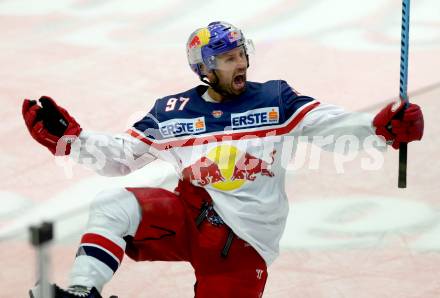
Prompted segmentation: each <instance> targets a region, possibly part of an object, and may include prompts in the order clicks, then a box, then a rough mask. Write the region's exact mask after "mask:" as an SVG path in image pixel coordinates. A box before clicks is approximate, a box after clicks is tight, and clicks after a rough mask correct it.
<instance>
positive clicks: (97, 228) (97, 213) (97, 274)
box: [70, 189, 141, 291]
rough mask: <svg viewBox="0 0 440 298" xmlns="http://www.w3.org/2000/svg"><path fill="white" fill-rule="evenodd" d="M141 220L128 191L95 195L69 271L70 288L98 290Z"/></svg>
mask: <svg viewBox="0 0 440 298" xmlns="http://www.w3.org/2000/svg"><path fill="white" fill-rule="evenodd" d="M140 220H141V211H140V207H139V204H138V202H137V200H136V198H135V197H134V195H133V194H132V193H131V192H129V191H127V190H126V189H115V190H108V191H105V192H102V193H100V194H98V196H97V197H96V198H95V200H94V201H93V203H92V205H91V208H90V214H89V220H88V223H87V228H86V232H85V233H84V235H83V237H82V239H81V244H80V247H79V249H78V252H77V255H76V258H75V262H74V265H73V268H72V270H71V272H70V285H71V287H75V286H77V285H80V286H82V287H90V288H92V287H96V288H97V289H98V290H99V291H101V290H102V287H103V286H104V284H105V283H107V282H108V281H109V280H110V279H111V278H112V276H113V274H114V273H115V272H116V270H117V269H118V267H119V265H120V264H121V262H122V259H123V256H124V250H125V247H126V243H125V240H124V239H123V238H124V237H126V236H128V235H134V234H135V232H136V230H137V227H138V225H139V222H140Z"/></svg>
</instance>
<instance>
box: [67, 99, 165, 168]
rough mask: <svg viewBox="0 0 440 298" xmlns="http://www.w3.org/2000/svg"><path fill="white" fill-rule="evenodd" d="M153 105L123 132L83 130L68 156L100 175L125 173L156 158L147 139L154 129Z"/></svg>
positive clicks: (155, 153)
mask: <svg viewBox="0 0 440 298" xmlns="http://www.w3.org/2000/svg"><path fill="white" fill-rule="evenodd" d="M154 114H155V107H153V109H152V110H151V111H150V112H149V113H148V114H147V115H146V116H145V117H144V118H142V119H141V120H139V121H137V122H136V123H134V124H133V126H132V128H131V129H129V130H128V131H127V132H125V133H122V134H108V133H101V132H91V131H83V132H81V134H80V135H79V138H78V140H77V141H76V142H75V143H74V144H73V146H72V153H71V157H72V158H73V159H74V160H76V161H77V162H78V163H80V164H83V165H85V166H86V167H88V168H90V169H92V170H94V171H95V172H97V173H98V174H100V175H103V176H122V175H127V174H129V173H131V172H133V171H135V170H137V169H139V168H141V167H143V166H145V165H146V164H148V163H150V162H152V161H153V160H155V159H157V157H158V152H157V150H155V149H154V148H153V147H152V146H150V145H151V144H149V143H148V140H149V139H151V138H152V137H154V135H155V133H156V131H157V119H156V117H155V116H154Z"/></svg>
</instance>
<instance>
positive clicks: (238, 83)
mask: <svg viewBox="0 0 440 298" xmlns="http://www.w3.org/2000/svg"><path fill="white" fill-rule="evenodd" d="M245 84H246V77H245V76H244V75H237V76H235V77H234V80H233V85H234V87H235V89H242V88H244V86H245Z"/></svg>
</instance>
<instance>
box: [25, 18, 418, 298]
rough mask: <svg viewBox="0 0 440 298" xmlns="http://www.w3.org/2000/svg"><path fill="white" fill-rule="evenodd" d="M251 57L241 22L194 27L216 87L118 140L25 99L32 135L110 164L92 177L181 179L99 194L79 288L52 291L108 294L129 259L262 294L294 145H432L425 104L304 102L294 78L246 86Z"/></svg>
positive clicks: (61, 151) (230, 292)
mask: <svg viewBox="0 0 440 298" xmlns="http://www.w3.org/2000/svg"><path fill="white" fill-rule="evenodd" d="M251 51H252V42H251V41H250V40H247V39H245V37H244V36H243V34H242V32H241V30H239V29H237V28H236V27H234V26H233V25H230V24H227V23H224V22H213V23H210V24H209V25H208V26H207V27H205V28H201V29H198V30H196V31H195V32H194V33H193V34H191V36H190V38H189V40H188V43H187V54H188V61H189V64H190V66H191V68H192V70H193V71H194V72H195V73H196V74H197V75H198V76H199V78H200V79H201V80H202V81H203V82H204V83H206V85H200V86H197V87H195V88H193V89H190V90H188V91H185V92H182V93H179V94H174V95H170V96H166V97H164V98H161V99H159V100H157V101H156V103H155V105H154V106H153V108H152V109H151V111H150V112H149V113H148V115H147V116H145V117H144V118H143V119H141V120H140V121H138V122H136V123H135V124H134V125H133V127H132V128H131V129H130V130H129V131H127V132H126V133H124V134H120V135H107V134H101V133H91V132H88V131H86V130H83V129H82V128H81V127H80V125H79V124H78V123H77V122H76V121H75V119H74V118H73V117H72V116H70V115H69V113H68V112H67V111H66V110H65V109H63V108H61V107H60V106H59V105H57V103H56V102H55V101H54V100H52V99H51V98H49V97H42V98H41V99H40V104H38V103H37V102H36V101H30V100H25V101H24V103H23V116H24V119H25V122H26V125H27V127H28V129H29V131H30V133H31V135H32V137H33V138H34V139H35V140H37V141H38V142H39V143H41V144H42V145H44V146H46V147H47V148H48V149H49V150H50V151H51V152H52V153H53V154H55V155H67V154H70V155H71V156H72V158H75V159H77V160H78V162H79V163H84V164H86V165H88V166H91V167H93V166H94V164H93V163H90V162H89V161H90V160H96V159H98V158H104V159H105V160H104V161H105V163H100V166H99V167H98V166H96V165H95V167H94V169H95V170H96V171H97V172H98V173H99V174H102V175H108V176H117V175H126V174H129V173H130V172H132V171H134V170H136V169H138V168H140V167H142V166H144V165H146V164H148V163H149V162H151V161H153V160H154V159H156V158H160V159H163V160H165V161H168V162H171V163H172V164H173V165H174V166H175V167H176V169H177V170H178V172H179V173H180V180H179V183H178V185H177V187H176V189H175V191H174V192H169V191H167V190H165V189H161V188H148V187H145V188H124V189H115V190H109V191H106V192H103V193H101V194H99V195H98V196H97V198H96V199H95V201H94V203H93V204H92V206H91V209H90V215H89V220H88V223H87V229H86V231H85V233H84V235H83V236H82V239H81V243H80V245H79V249H78V252H77V254H76V259H75V261H74V264H73V268H72V270H71V273H70V285H69V287H68V288H67V289H66V290H64V289H61V288H59V287H57V286H55V285H54V291H55V293H56V294H55V296H56V297H57V298H58V297H61V298H64V297H89V298H90V297H100V294H99V292H100V291H101V290H102V288H103V286H104V285H105V283H107V282H108V281H109V280H110V279H111V278H112V276H113V274H114V273H115V271H116V270H117V269H118V267H119V265H120V264H121V262H122V259H123V257H124V255H127V256H128V257H130V258H132V259H134V260H136V261H154V260H161V261H187V262H190V263H191V265H192V266H193V268H194V270H195V275H196V280H197V281H196V284H195V286H194V290H195V297H198V298H202V297H220V298H221V297H241V298H247V297H254V298H257V297H262V295H263V291H264V286H265V283H266V279H267V266H268V265H270V264H271V263H272V262H273V261H274V260H275V258H276V257H277V255H278V250H279V248H278V247H279V240H280V238H281V235H282V233H283V229H284V226H285V223H286V217H287V214H288V200H287V197H286V194H285V191H284V179H285V171H286V169H285V167H283V161H282V155H283V156H286V154H281V153H282V151H283V150H285V147H283V144H284V143H285V142H291V141H292V137H293V139H295V137H298V136H315V135H319V136H334V138H335V139H337V137H339V136H342V135H353V136H356V137H357V138H359V140H361V141H362V140H365V139H366V138H368V137H372V136H376V135H378V136H381V138H379V137H377V140H379V142H383V139H384V140H385V141H386V142H387V143H389V144H391V145H392V147H393V148H395V149H397V148H399V146H400V143H402V142H411V141H414V140H420V139H421V138H422V135H423V116H422V112H421V110H420V108H419V107H418V106H417V105H415V104H410V105H409V106H408V107H407V108H406V109H403V104H402V103H400V101H398V102H396V103H394V104H389V105H387V106H386V107H384V108H383V109H382V110H381V111H380V112H379V113H378V114H377V115H376V116H372V115H369V114H362V113H348V112H345V111H344V110H343V109H341V108H339V107H336V106H333V105H329V104H324V103H320V102H318V101H317V100H315V99H313V98H311V97H309V96H305V95H301V94H298V93H297V92H296V91H295V90H294V89H293V88H291V87H290V86H289V85H288V84H287V83H286V82H285V81H280V80H274V81H268V82H265V83H255V82H250V81H247V77H246V72H247V68H248V67H249V54H250V52H251ZM287 136H289V137H291V138H286V137H287ZM103 140H105V141H106V142H105V145H104V146H103V145H102V144H103ZM73 141H75V142H73ZM72 142H73V143H72ZM323 147H324V149H326V150H332V149H333V146H332V145H331V144H326V145H324V146H323ZM90 148H94V149H93V150H91V149H90ZM288 148H291V146H289V147H288ZM98 151H99V154H96V152H98ZM289 156H290V154H289ZM91 157H92V158H94V159H91ZM32 293H33V294H31V295H35V291H32Z"/></svg>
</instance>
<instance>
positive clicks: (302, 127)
mask: <svg viewBox="0 0 440 298" xmlns="http://www.w3.org/2000/svg"><path fill="white" fill-rule="evenodd" d="M373 117H374V116H373V115H371V114H369V113H360V112H347V111H345V110H344V109H343V108H341V107H338V106H335V105H331V104H323V103H321V104H320V105H319V106H317V107H315V108H314V109H313V110H311V111H310V112H309V113H307V115H305V117H304V119H303V120H302V121H301V123H300V124H299V126H298V134H299V135H300V136H302V137H306V139H307V141H308V142H311V143H313V144H315V145H317V146H319V147H321V148H322V149H324V150H326V151H336V152H338V153H347V152H346V151H345V149H344V148H345V146H338V141H341V142H339V143H340V144H339V145H341V143H342V141H344V142H346V141H347V142H348V141H350V142H355V143H356V144H358V146H357V148H358V149H366V148H368V147H370V146H375V147H376V148H377V149H380V150H382V148H383V147H385V146H386V144H385V142H384V141H383V140H382V139H381V138H380V137H378V136H377V135H376V134H375V132H374V128H373V125H372V121H373ZM341 150H342V151H341Z"/></svg>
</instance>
